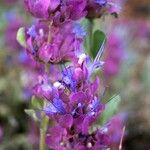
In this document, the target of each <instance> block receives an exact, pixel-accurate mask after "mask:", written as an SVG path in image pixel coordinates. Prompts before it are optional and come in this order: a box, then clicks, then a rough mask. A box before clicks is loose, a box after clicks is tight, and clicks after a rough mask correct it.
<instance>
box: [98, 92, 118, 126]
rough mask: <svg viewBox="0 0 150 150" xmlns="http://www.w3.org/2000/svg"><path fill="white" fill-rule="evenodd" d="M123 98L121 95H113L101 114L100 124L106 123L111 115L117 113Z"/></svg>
mask: <svg viewBox="0 0 150 150" xmlns="http://www.w3.org/2000/svg"><path fill="white" fill-rule="evenodd" d="M120 101H121V98H120V96H119V95H116V96H113V97H112V98H111V99H110V101H109V102H108V103H107V104H106V107H105V110H104V112H103V113H102V115H101V118H100V124H101V125H104V124H105V123H106V122H107V121H109V119H111V117H112V116H113V115H114V114H115V113H116V111H117V109H118V106H119V103H120Z"/></svg>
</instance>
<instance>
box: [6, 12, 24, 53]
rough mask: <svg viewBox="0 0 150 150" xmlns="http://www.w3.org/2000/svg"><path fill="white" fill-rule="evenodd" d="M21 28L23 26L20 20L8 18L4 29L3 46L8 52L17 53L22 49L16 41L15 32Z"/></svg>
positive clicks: (18, 18)
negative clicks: (13, 51) (4, 45)
mask: <svg viewBox="0 0 150 150" xmlns="http://www.w3.org/2000/svg"><path fill="white" fill-rule="evenodd" d="M21 26H24V23H23V20H22V18H20V17H18V16H15V15H13V16H12V15H11V17H9V19H8V23H7V25H6V29H5V44H6V46H7V47H8V48H9V49H10V50H15V51H19V50H21V49H22V48H21V46H20V44H19V43H18V42H17V40H16V34H17V31H18V29H19V28H20V27H21Z"/></svg>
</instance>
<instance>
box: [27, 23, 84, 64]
mask: <svg viewBox="0 0 150 150" xmlns="http://www.w3.org/2000/svg"><path fill="white" fill-rule="evenodd" d="M75 27H76V26H74V24H73V23H71V22H68V23H65V24H64V25H62V26H60V27H54V26H52V27H51V28H50V31H49V32H48V25H47V24H46V23H44V22H43V23H42V22H38V23H37V24H36V26H32V27H31V28H29V29H28V30H27V34H26V45H27V48H26V49H27V52H28V54H29V55H30V57H32V58H34V59H35V60H38V61H41V62H44V63H60V62H62V61H69V60H70V61H71V60H73V59H75V57H76V53H77V52H78V51H80V50H81V43H82V41H83V36H82V35H78V33H77V30H73V29H74V28H75ZM48 33H50V37H49V35H48ZM64 37H65V38H64Z"/></svg>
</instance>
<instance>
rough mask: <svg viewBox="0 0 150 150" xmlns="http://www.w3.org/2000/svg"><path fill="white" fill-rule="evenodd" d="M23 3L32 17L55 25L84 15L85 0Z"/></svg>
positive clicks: (48, 0)
mask: <svg viewBox="0 0 150 150" xmlns="http://www.w3.org/2000/svg"><path fill="white" fill-rule="evenodd" d="M24 3H25V6H26V8H27V10H28V11H29V12H30V13H31V14H32V15H33V16H35V17H37V18H41V19H49V20H50V21H52V22H54V24H55V25H60V24H62V23H64V22H66V21H68V20H78V19H80V18H82V17H84V16H85V15H86V11H85V7H86V0H76V1H75V0H44V1H43V0H34V1H32V0H24Z"/></svg>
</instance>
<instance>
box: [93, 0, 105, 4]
mask: <svg viewBox="0 0 150 150" xmlns="http://www.w3.org/2000/svg"><path fill="white" fill-rule="evenodd" d="M95 3H97V4H99V5H105V4H106V3H107V0H95Z"/></svg>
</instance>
